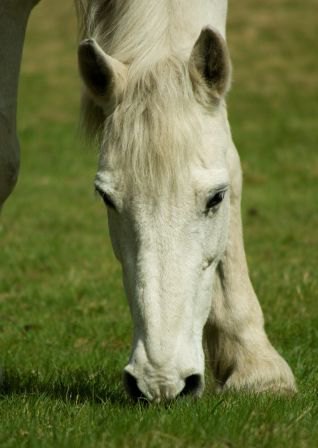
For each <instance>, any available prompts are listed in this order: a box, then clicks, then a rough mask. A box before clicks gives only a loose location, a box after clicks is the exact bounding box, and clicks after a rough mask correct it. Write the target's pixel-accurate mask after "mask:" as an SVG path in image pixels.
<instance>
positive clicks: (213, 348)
mask: <svg viewBox="0 0 318 448" xmlns="http://www.w3.org/2000/svg"><path fill="white" fill-rule="evenodd" d="M77 7H78V8H77V9H78V15H79V17H80V20H81V24H82V39H83V40H82V42H81V43H80V45H79V52H78V55H79V68H80V73H81V76H82V79H83V81H84V85H85V90H84V92H83V101H82V112H83V114H82V116H83V124H84V126H86V129H87V131H88V135H89V136H91V137H93V138H95V139H96V138H97V140H98V141H99V142H100V146H101V152H100V161H99V166H98V171H97V175H96V179H95V186H96V190H97V192H98V193H100V195H101V196H102V198H103V199H104V201H105V204H106V206H107V210H108V222H109V230H110V234H111V239H112V244H113V248H114V252H115V254H116V256H117V258H118V259H119V261H120V262H121V264H122V269H123V279H124V286H125V290H126V294H127V297H128V301H129V305H130V309H131V314H132V318H133V324H134V333H133V343H132V351H131V356H130V360H129V363H128V365H127V366H126V368H125V375H124V376H125V382H126V386H127V389H128V391H129V392H130V394H131V395H132V396H134V397H140V396H144V397H145V398H147V399H148V400H150V401H152V400H153V401H160V400H162V399H172V398H174V397H176V396H178V395H180V394H182V395H184V394H193V395H200V394H201V392H202V390H203V387H204V364H205V362H204V352H203V341H204V342H205V343H206V345H207V349H208V353H209V357H210V364H211V367H212V371H213V374H214V377H215V380H216V385H217V387H218V388H219V389H221V390H229V389H231V390H251V391H256V392H259V391H265V390H271V391H294V390H295V382H294V378H293V374H292V372H291V370H290V368H289V367H288V365H287V364H286V362H285V361H284V360H283V359H282V358H281V356H280V355H279V354H278V353H277V352H276V351H275V349H274V348H273V347H272V345H271V344H270V342H269V340H268V338H267V336H266V333H265V331H264V326H263V316H262V311H261V308H260V305H259V303H258V300H257V297H256V295H255V293H254V290H253V287H252V285H251V282H250V279H249V275H248V269H247V265H246V259H245V253H244V247H243V238H242V228H241V216H240V215H241V213H240V198H241V185H242V178H241V168H240V161H239V156H238V153H237V151H236V148H235V146H234V144H233V141H232V137H231V133H230V128H229V124H228V119H227V111H226V104H225V96H226V93H227V91H228V90H229V86H230V83H231V63H230V58H229V53H228V48H227V44H226V41H225V26H226V14H227V0H198V1H196V2H193V1H192V0H182V1H177V0H161V1H157V0H91V1H85V0H78V1H77Z"/></svg>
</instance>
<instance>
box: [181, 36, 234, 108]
mask: <svg viewBox="0 0 318 448" xmlns="http://www.w3.org/2000/svg"><path fill="white" fill-rule="evenodd" d="M189 69H190V75H191V79H192V82H193V85H194V89H195V91H196V92H198V93H199V94H200V96H202V93H204V92H205V93H206V94H208V96H209V97H212V99H213V100H214V101H215V100H219V99H220V98H221V97H223V96H224V95H225V94H226V93H227V91H228V90H229V87H230V84H231V61H230V56H229V52H228V48H227V45H226V42H225V40H224V39H223V37H222V36H221V35H220V34H219V33H218V32H217V31H215V30H213V29H212V28H203V29H202V31H201V34H200V36H199V37H198V39H197V41H196V43H195V44H194V47H193V50H192V53H191V56H190V61H189ZM202 90H203V92H202Z"/></svg>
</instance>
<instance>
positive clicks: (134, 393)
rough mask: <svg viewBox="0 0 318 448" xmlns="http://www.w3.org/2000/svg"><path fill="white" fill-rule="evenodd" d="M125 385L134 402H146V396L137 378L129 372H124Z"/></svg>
mask: <svg viewBox="0 0 318 448" xmlns="http://www.w3.org/2000/svg"><path fill="white" fill-rule="evenodd" d="M124 384H125V388H126V390H127V392H128V394H129V395H130V397H131V398H133V399H134V400H146V397H145V395H144V394H143V393H142V392H141V390H140V389H139V387H138V384H137V380H136V378H135V377H134V376H133V375H132V374H131V373H129V372H124Z"/></svg>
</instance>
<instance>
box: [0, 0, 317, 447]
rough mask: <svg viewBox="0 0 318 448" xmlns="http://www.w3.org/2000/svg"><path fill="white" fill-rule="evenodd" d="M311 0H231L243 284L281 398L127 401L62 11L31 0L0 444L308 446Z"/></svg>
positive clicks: (123, 336) (114, 268)
mask: <svg viewBox="0 0 318 448" xmlns="http://www.w3.org/2000/svg"><path fill="white" fill-rule="evenodd" d="M315 17H316V15H315V0H307V2H306V5H304V3H303V2H301V1H300V0H288V1H287V0H267V1H266V2H255V1H254V0H253V1H252V0H242V1H240V2H231V5H230V17H229V27H228V29H229V36H228V37H229V44H230V48H231V51H232V58H233V62H234V68H235V76H234V84H233V90H232V93H231V95H230V97H229V111H230V118H231V125H232V129H233V134H234V138H235V141H236V143H237V145H238V147H239V150H240V153H241V158H242V164H243V169H244V174H245V187H244V199H243V219H244V226H245V239H246V248H247V254H248V259H249V266H250V272H251V276H252V279H253V283H254V285H255V288H256V290H257V292H258V295H259V298H260V301H261V304H262V307H263V310H264V313H265V316H266V322H267V331H268V333H269V335H270V337H271V339H272V341H273V342H274V345H275V346H276V347H277V348H278V349H279V350H280V351H281V352H282V353H283V355H284V356H285V357H286V359H287V360H288V362H289V363H290V365H291V366H292V368H293V370H294V373H295V375H296V377H297V381H298V385H299V393H298V395H297V396H296V397H294V398H278V397H274V396H270V395H265V396H253V395H246V394H225V395H215V394H214V393H213V391H212V390H211V389H209V388H208V389H207V390H206V392H205V394H204V396H203V398H202V399H201V400H200V401H192V400H179V401H177V402H175V403H173V404H172V405H169V406H166V407H164V406H151V407H144V406H141V405H133V404H132V403H130V401H129V400H128V399H127V397H126V396H125V393H124V391H123V387H122V383H121V370H122V367H123V366H124V365H125V362H126V360H127V356H128V353H129V347H130V336H131V324H130V317H129V313H128V307H127V306H126V303H125V298H124V294H123V290H122V286H121V277H120V276H121V273H120V267H119V266H118V264H117V263H116V262H115V260H114V257H113V255H112V251H111V247H110V243H109V239H108V236H107V230H106V216H105V211H104V209H103V206H102V204H101V203H100V202H99V201H98V200H97V199H95V197H94V195H93V193H92V179H93V176H94V173H95V168H96V160H97V152H96V151H87V150H84V149H83V148H81V147H80V144H79V142H78V141H77V139H76V119H77V111H78V94H79V82H78V78H77V73H76V61H75V57H76V31H75V20H74V14H73V10H72V6H71V5H70V4H68V2H63V1H62V0H56V1H55V2H48V1H47V2H45V1H44V0H43V2H42V4H40V6H39V7H37V9H36V11H35V12H34V15H33V17H32V20H31V22H30V26H29V30H28V35H27V42H26V48H25V55H24V61H23V66H22V77H21V88H20V102H19V105H20V110H19V131H20V139H21V143H22V149H23V150H22V169H21V175H20V179H19V184H18V186H17V188H16V190H15V192H14V194H13V196H12V198H11V199H10V200H9V201H8V203H7V204H6V207H5V209H4V213H3V215H2V217H1V224H0V238H1V251H0V264H1V272H0V347H1V350H0V352H1V363H0V364H1V366H2V367H3V368H2V371H1V374H0V378H1V379H0V381H1V388H0V445H1V446H3V447H64V446H65V447H94V448H95V447H96V448H98V447H132V446H138V447H153V448H155V447H169V446H172V447H201V448H205V447H209V448H212V447H213V448H214V447H222V448H223V447H244V448H245V447H279V448H280V447H288V448H292V447H295V448H296V447H297V448H298V447H314V446H317V445H318V425H317V421H318V405H317V398H318V397H317V383H318V363H317V359H318V310H317V290H318V288H317V286H318V280H317V264H318V256H317V244H318V231H317V228H318V212H317V207H316V203H317V196H318V187H317V176H318V158H317V154H316V151H317V150H316V142H317V140H318V130H317V126H316V117H317V113H318V93H317V92H318V91H317V76H316V74H317V69H318V62H317V56H316V55H317V44H316V20H315Z"/></svg>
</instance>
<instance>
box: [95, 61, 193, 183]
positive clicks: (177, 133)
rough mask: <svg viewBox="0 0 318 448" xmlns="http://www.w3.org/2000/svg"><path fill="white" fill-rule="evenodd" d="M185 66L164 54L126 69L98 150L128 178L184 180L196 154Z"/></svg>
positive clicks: (190, 96)
mask: <svg viewBox="0 0 318 448" xmlns="http://www.w3.org/2000/svg"><path fill="white" fill-rule="evenodd" d="M195 104H196V103H195V100H194V96H193V90H192V85H191V80H190V76H189V73H188V67H187V64H185V63H184V62H182V61H180V60H178V59H176V58H173V57H169V58H168V59H164V60H161V61H158V62H157V63H156V64H155V65H154V66H152V67H151V68H149V69H148V70H146V71H142V72H140V67H136V68H135V67H134V66H132V67H131V70H130V75H129V78H128V84H127V88H126V91H125V92H124V95H123V99H122V101H121V103H120V104H119V105H118V106H117V107H116V109H115V111H114V113H113V114H112V115H111V116H110V117H109V118H108V119H107V121H106V126H105V128H104V145H103V150H104V151H106V152H107V154H106V155H107V157H109V159H110V161H114V163H115V164H116V163H117V164H118V165H120V166H122V167H123V169H124V170H125V173H130V175H131V176H133V178H134V181H135V182H136V181H137V182H139V183H142V184H147V185H148V186H149V185H151V186H152V187H159V186H160V187H162V185H163V184H167V183H169V185H175V186H177V185H178V184H180V182H181V180H182V178H183V179H186V178H187V172H188V168H189V166H190V162H191V160H192V159H193V158H194V157H195V156H199V155H200V148H201V145H200V135H201V133H200V120H199V118H198V117H197V115H196V107H195Z"/></svg>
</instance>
